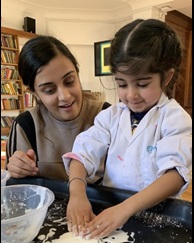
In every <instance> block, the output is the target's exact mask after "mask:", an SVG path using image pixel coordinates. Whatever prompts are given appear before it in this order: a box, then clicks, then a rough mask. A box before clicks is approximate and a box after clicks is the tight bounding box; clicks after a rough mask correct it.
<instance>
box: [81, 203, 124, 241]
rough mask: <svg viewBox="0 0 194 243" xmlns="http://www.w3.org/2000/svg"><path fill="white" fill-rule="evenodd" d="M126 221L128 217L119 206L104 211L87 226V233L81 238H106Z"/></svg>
mask: <svg viewBox="0 0 194 243" xmlns="http://www.w3.org/2000/svg"><path fill="white" fill-rule="evenodd" d="M127 220H128V216H127V215H126V211H125V210H124V208H123V207H122V206H121V204H118V205H116V206H113V207H110V208H108V209H105V210H103V211H102V212H101V213H100V214H98V215H97V216H96V217H95V218H94V219H93V220H92V221H91V222H90V223H88V224H87V232H85V234H84V235H83V238H85V239H92V238H95V239H98V238H103V237H105V236H108V235H109V234H110V233H112V232H113V231H114V230H116V229H118V228H120V227H122V226H123V224H124V223H126V221H127Z"/></svg>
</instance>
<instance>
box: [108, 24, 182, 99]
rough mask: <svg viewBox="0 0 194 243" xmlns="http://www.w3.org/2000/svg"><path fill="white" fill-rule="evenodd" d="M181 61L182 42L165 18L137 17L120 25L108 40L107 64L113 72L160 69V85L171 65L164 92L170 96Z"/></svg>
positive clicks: (137, 71) (132, 73) (156, 70)
mask: <svg viewBox="0 0 194 243" xmlns="http://www.w3.org/2000/svg"><path fill="white" fill-rule="evenodd" d="M181 61H182V48H181V43H180V41H179V39H178V37H177V34H176V32H175V31H174V30H173V29H172V28H170V27H169V26H168V25H167V24H166V23H165V22H162V21H160V20H157V19H147V20H143V19H137V20H135V21H133V22H131V23H129V24H127V25H125V26H124V27H122V28H121V29H120V30H119V31H118V32H117V33H116V34H115V37H114V38H113V40H112V42H111V51H110V68H111V71H112V73H113V74H115V73H116V72H118V71H119V72H121V71H120V70H119V68H120V67H121V66H122V67H123V66H124V67H126V69H125V71H124V72H123V73H125V74H130V75H137V74H138V73H144V72H151V73H159V74H160V76H161V86H162V87H163V82H164V79H165V75H166V72H167V71H168V70H170V69H171V68H173V69H174V71H175V73H174V76H173V77H172V79H171V81H170V82H169V84H168V86H167V87H165V90H164V92H165V93H166V95H167V96H168V97H169V98H171V96H172V90H173V87H174V83H175V81H176V79H177V78H178V73H179V66H180V64H181Z"/></svg>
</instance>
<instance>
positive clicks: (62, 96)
mask: <svg viewBox="0 0 194 243" xmlns="http://www.w3.org/2000/svg"><path fill="white" fill-rule="evenodd" d="M70 97H71V94H70V92H69V91H68V89H66V88H64V87H63V88H59V89H58V99H59V100H69V98H70Z"/></svg>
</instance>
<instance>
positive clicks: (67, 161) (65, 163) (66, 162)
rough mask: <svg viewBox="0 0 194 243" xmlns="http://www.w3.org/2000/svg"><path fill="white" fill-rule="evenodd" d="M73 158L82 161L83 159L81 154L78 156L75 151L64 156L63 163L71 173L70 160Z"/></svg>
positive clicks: (67, 171)
mask: <svg viewBox="0 0 194 243" xmlns="http://www.w3.org/2000/svg"><path fill="white" fill-rule="evenodd" d="M72 159H75V160H78V161H80V162H81V159H80V157H79V156H77V155H76V154H74V153H71V152H69V153H66V154H64V155H63V156H62V160H63V164H64V166H65V170H66V173H67V174H68V175H69V164H70V161H71V160H72Z"/></svg>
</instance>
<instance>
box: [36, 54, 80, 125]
mask: <svg viewBox="0 0 194 243" xmlns="http://www.w3.org/2000/svg"><path fill="white" fill-rule="evenodd" d="M34 89H35V94H36V96H37V97H38V98H39V99H40V100H41V102H42V103H43V104H44V105H45V107H46V108H47V109H48V110H49V111H50V113H51V114H52V115H53V116H54V117H55V118H56V119H58V120H61V121H70V120H73V119H75V118H76V117H77V116H78V114H79V112H80V110H81V106H82V88H81V84H80V80H79V76H78V73H77V72H76V69H75V67H74V65H73V63H72V62H71V61H70V60H69V59H68V58H67V57H65V56H63V55H58V56H57V57H56V58H54V59H53V60H51V61H50V62H49V63H48V64H47V65H46V66H43V67H41V68H40V69H39V70H38V72H37V75H36V78H35V83H34Z"/></svg>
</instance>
